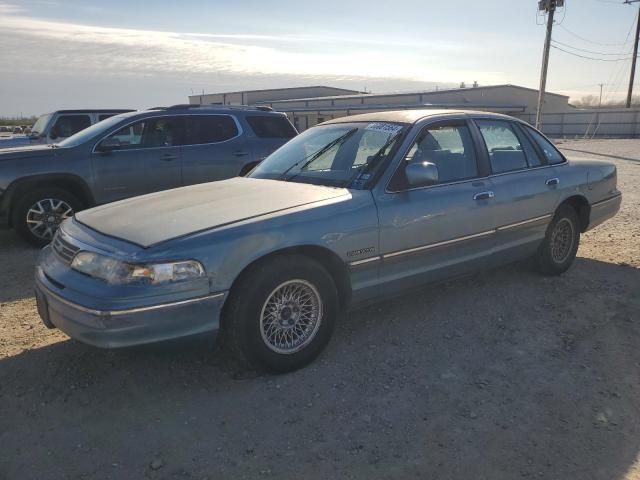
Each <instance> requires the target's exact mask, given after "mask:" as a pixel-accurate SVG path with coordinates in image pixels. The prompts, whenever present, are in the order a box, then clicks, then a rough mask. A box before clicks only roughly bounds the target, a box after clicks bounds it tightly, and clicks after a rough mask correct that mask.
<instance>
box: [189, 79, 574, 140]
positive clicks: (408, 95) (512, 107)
mask: <svg viewBox="0 0 640 480" xmlns="http://www.w3.org/2000/svg"><path fill="white" fill-rule="evenodd" d="M537 101H538V91H537V90H534V89H531V88H525V87H519V86H517V85H495V86H487V87H469V88H452V89H447V90H427V91H418V92H402V93H385V94H371V93H362V92H356V91H353V90H345V89H340V88H333V87H323V86H317V87H299V88H283V89H270V90H250V91H244V92H227V93H215V94H205V95H192V96H190V97H189V103H191V104H218V105H265V106H270V107H272V108H273V109H274V110H277V111H280V112H285V113H287V115H288V116H289V118H290V120H291V121H292V122H293V123H294V125H295V126H296V128H298V130H300V131H302V130H305V129H307V128H309V127H312V126H314V125H316V124H318V123H322V122H324V121H325V120H329V119H332V118H336V117H344V116H347V115H353V114H356V113H364V112H374V111H380V110H392V109H404V108H451V109H461V108H464V109H472V110H485V111H492V112H501V113H506V114H509V115H514V116H518V115H522V114H531V113H535V110H536V105H537ZM568 108H569V97H567V96H565V95H558V94H555V93H547V94H545V112H546V113H552V112H562V111H566V110H567V109H568Z"/></svg>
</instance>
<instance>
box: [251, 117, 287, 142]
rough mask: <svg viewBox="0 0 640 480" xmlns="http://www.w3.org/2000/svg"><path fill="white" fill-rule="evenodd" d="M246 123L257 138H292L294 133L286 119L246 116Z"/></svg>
mask: <svg viewBox="0 0 640 480" xmlns="http://www.w3.org/2000/svg"><path fill="white" fill-rule="evenodd" d="M246 118H247V123H248V124H249V126H250V127H251V130H253V133H255V134H256V137H259V138H293V137H295V136H296V131H295V129H294V128H293V126H292V125H291V124H290V123H289V120H287V119H286V117H281V116H276V115H272V116H267V115H255V116H247V117H246Z"/></svg>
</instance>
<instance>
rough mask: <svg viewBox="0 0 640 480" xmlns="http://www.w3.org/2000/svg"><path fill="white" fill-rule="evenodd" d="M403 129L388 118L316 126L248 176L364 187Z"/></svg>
mask: <svg viewBox="0 0 640 480" xmlns="http://www.w3.org/2000/svg"><path fill="white" fill-rule="evenodd" d="M403 131H404V125H400V124H396V123H385V122H367V123H360V122H358V123H356V122H354V123H337V124H330V125H322V126H318V127H313V128H311V129H309V130H307V131H305V132H304V133H301V134H300V135H298V136H297V137H295V138H293V139H292V140H290V141H289V142H288V143H286V144H285V145H283V146H282V147H280V148H279V149H278V150H276V151H275V152H274V153H272V154H271V155H269V156H268V157H267V158H266V159H265V160H264V161H263V162H262V163H261V164H260V165H258V166H257V167H256V168H255V170H254V171H253V172H252V173H251V174H250V175H249V176H250V177H252V178H267V179H272V180H283V181H294V182H302V183H313V184H317V185H327V186H334V187H347V186H351V187H353V188H362V187H363V186H364V185H365V184H366V182H367V180H368V179H369V178H371V176H372V175H373V173H374V172H375V170H376V169H377V168H378V167H379V166H380V165H381V164H382V163H383V160H384V159H385V158H387V157H388V155H389V153H390V152H391V151H392V149H393V147H394V146H395V144H396V143H397V140H398V139H399V138H400V135H401V133H402V132H403Z"/></svg>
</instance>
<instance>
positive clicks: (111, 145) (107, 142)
mask: <svg viewBox="0 0 640 480" xmlns="http://www.w3.org/2000/svg"><path fill="white" fill-rule="evenodd" d="M120 147H121V144H120V140H118V139H117V138H115V137H109V138H105V139H104V140H103V141H102V142H101V143H100V145H98V148H97V150H98V151H100V152H111V151H113V150H119V149H120Z"/></svg>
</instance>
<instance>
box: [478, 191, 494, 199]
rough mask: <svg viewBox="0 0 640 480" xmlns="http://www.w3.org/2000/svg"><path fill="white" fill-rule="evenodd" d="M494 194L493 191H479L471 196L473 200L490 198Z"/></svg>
mask: <svg viewBox="0 0 640 480" xmlns="http://www.w3.org/2000/svg"><path fill="white" fill-rule="evenodd" d="M494 196H495V195H494V194H493V192H480V193H476V194H475V195H474V196H473V199H474V200H488V199H490V198H493V197H494Z"/></svg>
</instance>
